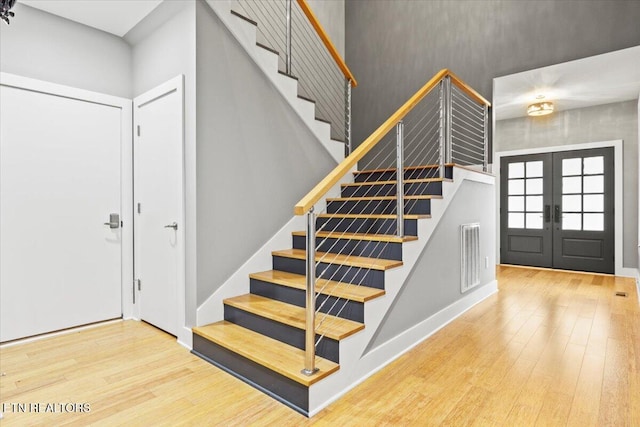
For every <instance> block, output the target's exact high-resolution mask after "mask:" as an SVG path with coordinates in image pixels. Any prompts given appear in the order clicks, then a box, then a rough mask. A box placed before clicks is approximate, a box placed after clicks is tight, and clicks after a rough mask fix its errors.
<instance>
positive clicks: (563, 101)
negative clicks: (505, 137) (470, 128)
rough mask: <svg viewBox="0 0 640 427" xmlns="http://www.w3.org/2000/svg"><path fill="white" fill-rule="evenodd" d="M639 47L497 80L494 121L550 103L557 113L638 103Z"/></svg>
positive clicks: (495, 81) (518, 114) (639, 90)
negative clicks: (531, 105)
mask: <svg viewBox="0 0 640 427" xmlns="http://www.w3.org/2000/svg"><path fill="white" fill-rule="evenodd" d="M639 94H640V46H635V47H632V48H628V49H622V50H617V51H614V52H609V53H605V54H602V55H597V56H591V57H588V58H583V59H578V60H575V61H570V62H565V63H562V64H556V65H551V66H549V67H544V68H538V69H535V70H530V71H525V72H522V73H517V74H511V75H508V76H504V77H499V78H496V79H494V81H493V111H494V112H495V116H496V120H504V119H511V118H515V117H523V116H526V115H527V114H526V110H527V106H528V105H529V104H532V103H534V102H540V100H539V99H536V96H540V95H544V100H546V101H552V102H553V103H554V104H555V109H556V111H562V110H571V109H574V108H583V107H589V106H593V105H601V104H610V103H613V102H622V101H628V100H632V99H638V95H639Z"/></svg>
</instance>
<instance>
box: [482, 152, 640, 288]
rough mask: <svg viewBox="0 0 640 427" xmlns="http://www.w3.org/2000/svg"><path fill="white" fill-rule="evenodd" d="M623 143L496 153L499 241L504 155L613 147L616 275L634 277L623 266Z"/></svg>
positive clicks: (629, 270)
mask: <svg viewBox="0 0 640 427" xmlns="http://www.w3.org/2000/svg"><path fill="white" fill-rule="evenodd" d="M622 144H623V141H622V140H621V139H616V140H611V141H600V142H587V143H582V144H570V145H557V146H552V147H540V148H525V149H521V150H511V151H499V152H496V153H495V154H494V161H493V164H494V165H495V166H494V171H493V172H494V174H495V175H496V191H497V195H498V197H497V201H496V203H497V204H496V212H498V215H497V218H496V233H497V236H496V237H497V239H498V240H496V241H497V242H500V214H499V212H500V197H499V196H500V161H501V160H502V157H509V156H520V155H525V154H539V153H556V152H559V151H573V150H588V149H590V148H604V147H613V151H614V154H613V157H614V164H613V166H614V186H615V189H614V198H615V214H614V222H615V228H616V229H615V233H614V239H615V242H614V248H615V253H614V257H615V274H616V276H627V277H634V276H635V274H633V269H630V268H624V267H623V266H622V259H623V252H622V243H623V236H624V230H623V227H624V221H623V218H622V213H623V212H622V194H623V191H622V190H623V189H622V183H623V161H622ZM496 259H497V260H498V264H499V263H500V246H499V245H496Z"/></svg>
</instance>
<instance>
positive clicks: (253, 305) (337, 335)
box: [224, 294, 364, 340]
mask: <svg viewBox="0 0 640 427" xmlns="http://www.w3.org/2000/svg"><path fill="white" fill-rule="evenodd" d="M224 303H225V304H226V305H229V306H232V307H235V308H238V309H241V310H244V311H247V312H249V313H253V314H256V315H258V316H262V317H266V318H267V319H271V320H274V321H276V322H280V323H284V324H285V325H289V326H292V327H294V328H298V329H302V330H304V329H305V316H306V310H305V309H304V308H303V307H298V306H297V305H292V304H287V303H284V302H281V301H278V300H274V299H271V298H265V297H262V296H260V295H254V294H245V295H240V296H237V297H233V298H227V299H225V300H224ZM321 320H322V321H321ZM363 329H364V324H363V323H359V322H354V321H353V320H347V319H342V318H340V317H335V316H331V315H328V314H324V313H321V314H318V315H317V316H316V333H317V334H319V335H324V336H326V337H327V338H332V339H334V340H341V339H344V338H346V337H348V336H350V335H353V334H355V333H356V332H358V331H361V330H363Z"/></svg>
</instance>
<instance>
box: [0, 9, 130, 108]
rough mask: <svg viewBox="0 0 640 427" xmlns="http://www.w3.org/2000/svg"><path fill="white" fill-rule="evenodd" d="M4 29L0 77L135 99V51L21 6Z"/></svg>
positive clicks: (0, 31)
mask: <svg viewBox="0 0 640 427" xmlns="http://www.w3.org/2000/svg"><path fill="white" fill-rule="evenodd" d="M13 11H14V12H15V14H16V16H15V18H13V19H12V20H11V25H5V24H4V23H2V25H0V71H4V72H7V73H12V74H17V75H20V76H24V77H31V78H34V79H39V80H45V81H49V82H53V83H58V84H62V85H66V86H71V87H76V88H80V89H87V90H91V91H95V92H100V93H105V94H109V95H115V96H120V97H124V98H131V93H132V91H131V48H130V47H129V45H128V44H127V42H125V41H124V40H123V39H121V38H120V37H117V36H114V35H112V34H109V33H106V32H104V31H100V30H96V29H95V28H91V27H88V26H86V25H82V24H78V23H76V22H73V21H70V20H68V19H65V18H61V17H59V16H56V15H52V14H50V13H47V12H44V11H41V10H39V9H34V8H31V7H29V6H25V5H23V4H20V3H18V4H16V5H15V7H14V9H13Z"/></svg>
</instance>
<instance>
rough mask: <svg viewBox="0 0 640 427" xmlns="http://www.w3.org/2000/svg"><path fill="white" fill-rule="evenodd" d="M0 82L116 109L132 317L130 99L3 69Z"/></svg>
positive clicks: (126, 303) (124, 286)
mask: <svg viewBox="0 0 640 427" xmlns="http://www.w3.org/2000/svg"><path fill="white" fill-rule="evenodd" d="M0 85H2V86H7V87H13V88H17V89H23V90H28V91H33V92H40V93H44V94H48V95H53V96H60V97H64V98H70V99H75V100H78V101H85V102H91V103H94V104H102V105H107V106H110V107H115V108H119V109H120V123H121V130H120V209H121V211H120V219H121V220H122V224H123V226H122V228H121V233H122V234H121V236H122V246H121V257H120V259H121V268H122V273H121V294H122V303H121V307H122V318H123V319H132V318H133V316H134V314H133V294H132V292H131V283H132V281H133V169H132V166H133V163H132V160H133V159H132V156H131V154H130V153H131V150H132V147H133V145H132V142H133V139H132V133H131V126H132V124H133V121H132V117H133V116H132V114H133V110H132V102H131V100H130V99H127V98H120V97H117V96H112V95H107V94H104V93H99V92H93V91H89V90H84V89H78V88H75V87H71V86H65V85H61V84H57V83H51V82H47V81H44V80H37V79H32V78H29V77H23V76H19V75H16V74H11V73H5V72H0Z"/></svg>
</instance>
